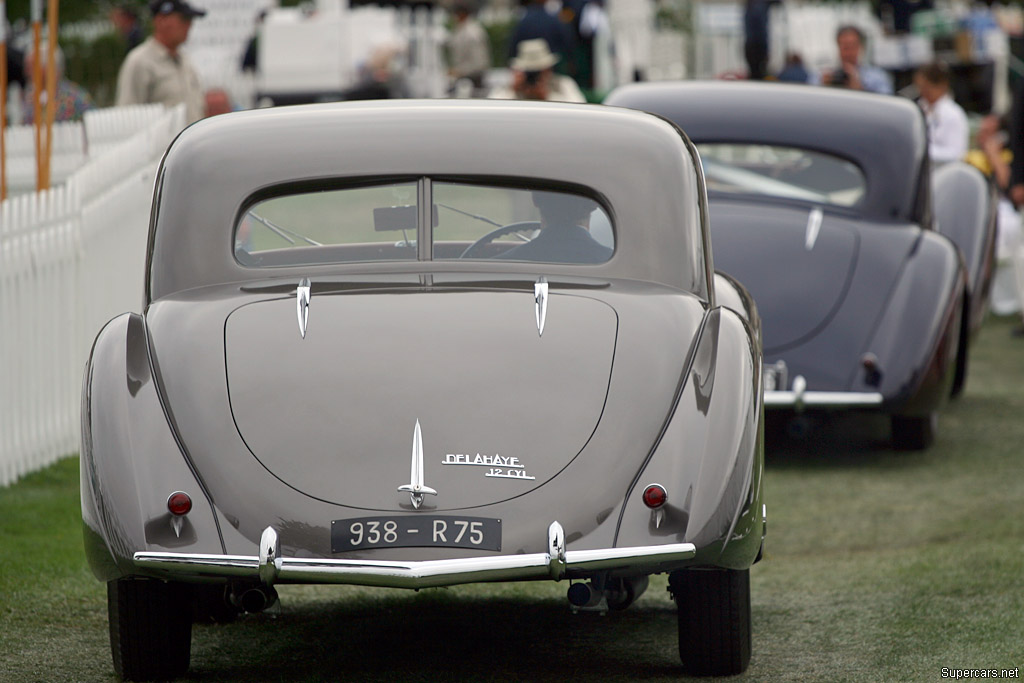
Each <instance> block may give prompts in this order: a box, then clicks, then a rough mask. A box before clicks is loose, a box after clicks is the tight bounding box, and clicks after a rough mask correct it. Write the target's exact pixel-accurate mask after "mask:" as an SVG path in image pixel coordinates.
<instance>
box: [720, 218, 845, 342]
mask: <svg viewBox="0 0 1024 683" xmlns="http://www.w3.org/2000/svg"><path fill="white" fill-rule="evenodd" d="M815 213H816V215H814V214H815ZM710 215H711V235H712V248H713V253H714V258H715V267H716V268H717V269H718V270H721V271H722V272H725V273H728V274H729V275H732V276H733V277H735V278H736V279H737V280H739V281H740V282H741V283H743V285H744V286H745V287H746V288H747V290H748V291H749V292H750V293H751V294H752V295H753V297H754V301H755V302H756V303H757V308H758V312H759V313H760V314H761V320H762V339H763V343H764V353H765V355H766V356H769V355H771V354H775V353H779V352H781V351H785V350H786V349H789V348H792V347H795V346H798V345H800V344H803V343H805V342H807V341H809V340H810V339H813V338H814V337H815V336H816V335H817V334H818V333H820V332H821V331H822V330H823V329H824V328H825V327H826V326H827V325H828V323H829V321H830V320H831V319H832V318H833V317H834V316H835V315H836V313H837V312H838V310H839V308H840V306H841V305H842V303H843V300H844V298H845V296H846V294H847V292H848V290H849V287H850V283H851V281H852V279H853V274H854V271H855V269H856V265H857V256H858V253H859V250H860V237H859V235H858V233H857V231H856V229H855V228H854V227H853V226H852V225H850V224H848V221H847V220H845V219H843V218H841V217H837V216H833V215H829V214H827V213H824V214H823V213H821V212H820V210H816V209H811V208H795V207H791V206H772V205H769V204H752V203H751V204H748V203H743V202H731V201H715V202H713V203H712V204H711V210H710Z"/></svg>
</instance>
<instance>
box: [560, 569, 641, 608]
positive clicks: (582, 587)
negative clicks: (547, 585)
mask: <svg viewBox="0 0 1024 683" xmlns="http://www.w3.org/2000/svg"><path fill="white" fill-rule="evenodd" d="M648 583H649V578H648V577H647V575H646V574H645V575H643V576H632V577H629V578H625V579H610V580H608V579H605V578H604V577H597V578H595V579H594V580H592V581H591V582H590V583H582V582H580V583H574V584H572V585H571V586H569V591H568V593H567V594H566V597H567V598H568V599H569V604H570V605H572V609H573V611H574V612H578V611H580V610H586V611H598V612H607V611H608V610H609V609H611V610H624V609H626V608H627V607H629V606H630V605H632V604H633V603H634V602H635V601H636V599H637V598H639V597H640V596H641V595H643V594H644V591H646V590H647V585H648Z"/></svg>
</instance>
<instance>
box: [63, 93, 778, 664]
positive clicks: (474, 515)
mask: <svg viewBox="0 0 1024 683" xmlns="http://www.w3.org/2000/svg"><path fill="white" fill-rule="evenodd" d="M499 128H500V129H501V132H502V134H501V135H495V131H496V130H497V129H499ZM527 148H536V149H542V150H545V154H544V155H541V156H537V157H529V156H528V155H523V154H521V151H522V150H523V149H527ZM211 158H216V159H218V160H219V163H218V164H211V163H210V159H211ZM268 159H273V160H275V161H274V162H273V163H268V162H267V160H268ZM223 168H231V169H232V170H233V172H232V173H230V174H225V173H223V172H222V171H221V170H220V169H223ZM651 168H657V169H659V173H658V178H657V181H656V182H650V183H649V182H643V183H639V182H637V178H639V177H641V176H643V175H644V174H646V173H647V172H648V171H649V169H651ZM666 190H668V191H666ZM154 197H155V198H154V202H155V205H154V211H153V216H154V219H153V222H152V225H151V229H150V241H149V255H148V260H147V270H146V292H145V301H144V308H143V311H142V312H141V313H126V314H124V315H122V316H119V317H117V318H115V319H114V320H112V321H111V322H110V323H109V324H107V326H106V327H104V328H103V330H102V331H100V333H99V335H98V337H97V339H96V342H95V345H94V349H93V352H92V355H91V359H90V361H89V365H88V367H87V370H86V377H85V384H84V390H83V412H82V430H83V434H82V450H81V457H82V516H83V522H84V528H85V539H86V551H87V554H88V557H89V560H90V566H91V567H92V569H93V572H94V573H95V574H96V576H97V577H98V578H99V579H100V580H102V581H105V582H107V587H108V599H109V603H110V632H111V643H112V652H113V658H114V665H115V669H116V670H117V673H118V674H119V675H121V676H122V677H124V678H138V679H142V678H161V677H165V678H166V677H174V676H178V675H180V674H182V673H183V672H184V671H185V669H187V667H188V663H189V633H190V624H189V615H190V613H191V612H190V607H189V605H190V603H195V604H196V605H198V606H199V607H200V609H201V610H202V611H203V612H205V613H210V614H213V615H216V616H221V617H223V616H231V615H232V614H233V613H234V612H236V611H237V610H239V609H245V610H248V611H259V610H260V609H263V608H265V607H266V606H267V605H268V604H271V603H273V602H274V601H275V600H276V591H275V586H276V585H277V584H281V583H341V584H356V585H370V586H386V587H394V588H412V589H419V588H426V587H432V586H450V585H457V584H461V583H472V582H481V581H520V580H545V579H546V580H556V581H558V580H562V579H571V580H573V581H574V583H573V584H572V586H571V589H570V591H569V593H568V597H569V600H570V603H571V605H572V606H574V608H576V609H584V610H590V609H594V610H602V611H605V610H609V609H612V610H614V609H622V608H625V607H627V606H628V605H629V604H630V603H632V602H633V601H634V600H635V599H636V598H637V597H638V596H639V595H640V594H641V593H642V592H643V591H644V589H645V588H646V586H647V580H648V576H649V575H651V574H656V573H668V574H669V585H670V587H671V590H672V594H673V596H674V598H675V600H676V602H677V603H678V606H679V609H678V621H679V639H678V647H679V653H680V656H681V659H682V662H683V667H684V669H685V670H686V671H687V672H690V673H698V674H725V673H737V672H739V671H742V670H744V669H745V668H746V667H747V664H748V661H749V658H750V644H751V630H750V627H751V624H750V586H749V567H750V566H751V564H752V563H753V562H754V561H755V560H756V559H757V558H758V557H759V556H760V552H761V547H762V543H763V538H764V532H765V507H764V497H763V490H762V484H761V482H762V476H761V475H762V469H763V445H762V441H761V431H762V430H761V423H762V417H763V406H762V402H763V396H762V389H761V387H762V381H761V346H760V321H759V318H758V316H757V311H756V309H755V308H754V306H753V302H752V299H751V298H750V296H749V295H748V294H747V292H746V291H745V290H744V289H743V287H742V286H741V285H739V284H738V283H737V282H735V281H734V280H732V279H731V278H729V277H727V276H724V275H721V274H717V273H715V272H714V271H713V265H712V262H711V254H710V251H709V249H708V245H709V240H710V238H709V236H708V232H707V222H706V216H707V210H706V201H707V200H706V195H705V190H704V186H703V181H702V178H701V175H700V173H699V168H698V157H697V152H696V150H695V148H694V147H693V146H692V145H691V144H690V143H689V142H688V140H687V139H686V138H685V136H684V135H683V134H682V133H681V132H680V131H679V129H678V128H676V127H675V126H674V125H672V124H671V123H668V122H666V121H664V120H662V119H659V118H657V117H653V116H649V115H647V114H642V113H639V112H628V111H617V110H613V109H610V108H602V107H591V106H578V105H561V104H541V103H522V102H501V103H496V102H482V101H481V102H469V101H467V102H379V103H378V102H371V103H348V104H342V105H319V106H310V107H295V108H289V109H287V110H280V111H252V112H241V113H237V114H228V115H223V116H219V117H216V118H215V119H208V120H204V121H201V122H199V123H197V124H195V125H193V126H191V127H189V128H188V129H186V130H185V131H184V132H183V133H182V134H181V135H180V136H179V137H178V138H177V139H176V140H175V142H174V143H173V144H172V145H171V147H170V149H169V150H168V152H167V154H166V155H165V157H164V159H163V162H162V165H161V167H160V170H159V174H158V183H157V188H156V192H155V195H154ZM538 205H539V206H538ZM549 230H555V231H556V232H553V233H548V231H549ZM558 230H563V231H568V233H569V234H558V232H557V231H558ZM545 233H547V234H548V237H547V238H545ZM552 235H553V236H554V241H556V242H558V243H559V245H556V246H557V247H559V248H561V247H562V243H563V242H564V243H568V242H570V241H573V242H574V244H573V245H572V246H571V248H568V249H565V250H564V251H561V252H558V253H556V252H552V251H545V252H544V253H538V254H531V253H529V250H527V249H526V248H527V247H531V245H537V244H538V243H542V240H544V239H550V238H551V237H552ZM534 248H538V247H537V246H534ZM723 304H726V305H723ZM126 376H127V377H128V378H129V381H127V382H126V381H125V377H126ZM172 501H173V504H172ZM225 595H227V596H228V598H229V602H228V603H225V601H224V597H225ZM150 633H158V634H159V637H157V638H153V637H149V636H148V635H146V634H150Z"/></svg>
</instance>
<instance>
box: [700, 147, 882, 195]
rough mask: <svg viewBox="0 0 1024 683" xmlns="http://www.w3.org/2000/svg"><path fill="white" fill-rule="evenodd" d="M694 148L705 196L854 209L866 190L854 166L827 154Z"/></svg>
mask: <svg viewBox="0 0 1024 683" xmlns="http://www.w3.org/2000/svg"><path fill="white" fill-rule="evenodd" d="M697 149H698V151H699V152H700V157H701V162H702V164H703V167H704V178H705V181H706V182H707V187H708V191H709V192H725V193H733V194H755V195H767V196H772V197H782V198H785V199H801V200H805V201H809V202H815V203H819V204H834V205H836V206H855V205H856V204H857V203H858V202H860V200H861V198H863V196H864V192H865V190H866V189H867V180H866V179H865V177H864V172H863V171H861V169H860V168H859V167H858V166H857V165H856V164H854V163H852V162H850V161H847V160H846V159H842V158H840V157H836V156H832V155H830V154H823V153H821V152H816V151H813V150H806V149H799V148H796V147H782V146H777V145H760V144H745V143H705V144H699V145H697Z"/></svg>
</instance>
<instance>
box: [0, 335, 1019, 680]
mask: <svg viewBox="0 0 1024 683" xmlns="http://www.w3.org/2000/svg"><path fill="white" fill-rule="evenodd" d="M1012 324H1013V321H1010V320H999V319H993V320H990V321H989V322H988V323H987V324H986V326H985V328H984V329H983V330H982V333H981V335H980V337H979V339H978V340H977V343H976V346H975V348H974V351H973V353H972V360H971V369H970V378H969V381H968V386H967V391H966V394H965V395H964V396H963V398H962V399H960V400H959V401H957V402H955V403H953V404H951V405H950V406H948V407H947V408H946V409H945V410H944V411H943V413H942V418H941V421H940V426H939V437H938V439H937V441H936V443H935V446H934V447H933V448H931V449H930V450H928V451H926V452H924V453H901V452H894V451H891V450H889V449H888V446H887V444H886V438H887V425H886V423H885V421H883V420H878V419H873V418H863V417H860V418H855V417H849V416H841V417H837V418H835V419H833V420H823V421H821V422H820V424H818V425H817V429H815V430H814V431H813V432H812V434H811V436H810V437H809V438H807V439H805V440H802V441H794V440H790V439H788V438H787V437H786V436H785V435H784V433H782V432H781V431H780V432H779V433H777V434H774V435H773V436H774V438H773V439H772V441H770V448H769V452H768V468H767V475H766V480H765V481H766V486H767V500H768V513H769V534H768V548H767V557H766V559H765V561H764V562H762V563H761V564H759V565H757V566H755V567H754V569H753V570H752V592H753V593H752V594H753V619H754V655H753V659H752V662H751V666H750V670H749V671H748V673H747V674H746V675H745V676H743V677H741V678H742V679H745V680H773V681H774V680H786V681H794V680H807V681H847V680H849V681H890V680H920V681H937V680H942V668H943V667H949V668H986V669H987V668H1009V669H1013V668H1015V667H1024V476H1022V475H1024V341H1021V340H1017V339H1011V338H1010V337H1009V329H1010V327H1011V326H1012ZM78 505H79V503H78V464H77V461H76V460H75V459H73V458H72V459H67V460H63V461H61V462H59V463H58V464H56V465H55V466H53V467H51V468H49V469H47V470H45V471H43V472H39V473H37V474H34V475H31V476H29V477H27V478H25V479H24V480H23V481H22V482H20V483H19V484H17V485H16V486H14V487H11V488H9V489H3V490H0V541H2V544H0V548H2V550H3V553H2V558H0V681H47V682H48V681H107V680H113V674H112V670H111V664H110V654H109V651H108V645H107V635H106V602H105V592H104V589H103V587H102V586H101V585H100V584H99V583H97V582H96V581H95V580H94V579H93V578H92V575H91V574H90V572H89V570H88V569H87V568H86V566H85V560H84V557H83V554H82V549H81V547H82V543H81V532H80V515H79V507H78ZM565 588H566V586H565V584H564V583H563V584H554V583H550V582H544V583H536V584H513V585H495V586H466V587H459V588H453V589H449V590H425V591H421V592H419V593H411V592H396V591H388V590H383V589H362V588H347V587H303V586H284V587H282V589H281V595H282V607H281V608H280V609H279V610H276V611H274V612H272V613H266V614H262V615H256V616H249V617H246V618H243V619H242V620H240V621H239V622H237V623H235V624H230V625H225V626H216V625H210V626H197V627H196V628H195V629H194V632H193V646H192V669H191V672H190V677H189V678H188V679H186V680H204V681H257V680H260V681H278V680H282V681H283V680H288V681H291V680H300V681H307V680H308V681H320V680H345V681H349V680H351V681H419V680H422V681H426V680H474V681H508V680H529V681H559V682H564V681H577V680H594V681H630V680H649V681H668V680H675V679H677V678H678V668H677V661H678V660H677V657H676V653H675V647H676V645H675V637H676V636H675V616H674V608H673V606H672V603H671V602H670V601H669V599H668V596H667V594H666V593H665V580H664V578H663V577H662V578H660V579H659V580H655V581H653V582H652V587H651V589H650V590H649V591H648V592H647V594H646V595H645V596H644V597H643V598H641V600H640V601H639V603H638V604H637V605H635V606H634V607H633V608H631V609H630V610H627V611H626V612H623V613H619V614H612V615H608V616H604V617H602V616H599V615H596V614H589V613H588V614H581V615H572V614H570V613H569V609H568V606H567V603H566V601H565V598H564V591H565Z"/></svg>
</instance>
